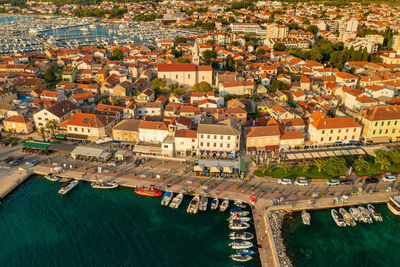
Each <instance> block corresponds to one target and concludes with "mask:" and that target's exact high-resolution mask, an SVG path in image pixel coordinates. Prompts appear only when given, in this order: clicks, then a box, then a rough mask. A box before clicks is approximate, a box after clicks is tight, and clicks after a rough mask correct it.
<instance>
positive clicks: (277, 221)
mask: <svg viewBox="0 0 400 267" xmlns="http://www.w3.org/2000/svg"><path fill="white" fill-rule="evenodd" d="M288 214H289V211H287V210H271V211H269V212H268V220H269V223H270V227H271V233H270V234H271V235H272V237H273V240H274V244H275V248H276V253H277V254H278V259H279V265H280V266H285V267H292V266H293V264H292V262H291V260H290V259H289V257H288V256H287V254H286V247H285V245H284V241H283V237H282V225H283V222H284V220H285V217H286V216H287V215H288Z"/></svg>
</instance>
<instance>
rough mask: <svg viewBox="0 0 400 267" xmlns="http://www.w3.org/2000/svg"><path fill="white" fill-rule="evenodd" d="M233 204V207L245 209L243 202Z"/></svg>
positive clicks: (236, 201)
mask: <svg viewBox="0 0 400 267" xmlns="http://www.w3.org/2000/svg"><path fill="white" fill-rule="evenodd" d="M233 204H235V206H236V207H238V208H242V209H244V208H246V205H245V204H243V202H242V201H239V200H235V201H233Z"/></svg>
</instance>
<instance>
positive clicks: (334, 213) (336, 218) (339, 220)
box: [331, 209, 346, 227]
mask: <svg viewBox="0 0 400 267" xmlns="http://www.w3.org/2000/svg"><path fill="white" fill-rule="evenodd" d="M331 215H332V218H333V220H334V221H335V223H336V224H337V226H339V227H344V226H346V223H345V222H344V220H343V216H342V215H341V214H340V213H339V212H337V210H335V209H332V210H331Z"/></svg>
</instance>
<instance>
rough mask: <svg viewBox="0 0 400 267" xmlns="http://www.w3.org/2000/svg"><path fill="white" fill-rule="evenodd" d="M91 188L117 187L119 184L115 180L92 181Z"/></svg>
mask: <svg viewBox="0 0 400 267" xmlns="http://www.w3.org/2000/svg"><path fill="white" fill-rule="evenodd" d="M90 185H91V186H92V187H93V188H97V189H112V188H117V187H118V186H119V184H117V183H115V182H102V181H100V182H93V183H91V184H90Z"/></svg>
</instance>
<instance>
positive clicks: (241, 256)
mask: <svg viewBox="0 0 400 267" xmlns="http://www.w3.org/2000/svg"><path fill="white" fill-rule="evenodd" d="M231 258H232V260H234V261H239V262H245V261H249V260H251V259H252V258H253V257H252V256H250V255H245V254H233V255H231Z"/></svg>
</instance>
